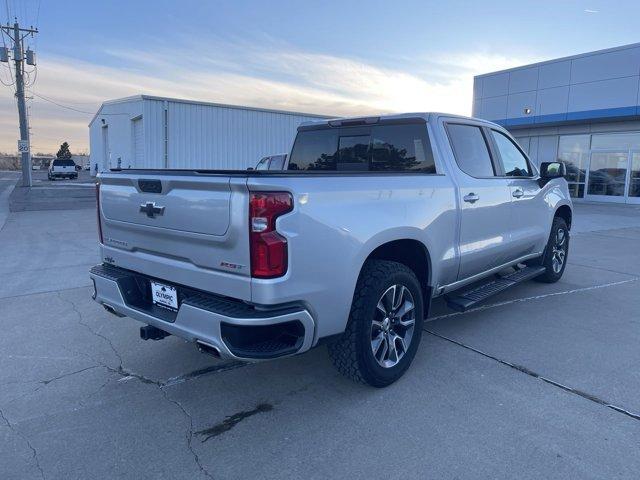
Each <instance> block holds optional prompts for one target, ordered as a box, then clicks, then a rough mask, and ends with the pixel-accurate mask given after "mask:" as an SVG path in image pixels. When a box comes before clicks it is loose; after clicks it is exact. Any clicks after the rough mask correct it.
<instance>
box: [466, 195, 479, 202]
mask: <svg viewBox="0 0 640 480" xmlns="http://www.w3.org/2000/svg"><path fill="white" fill-rule="evenodd" d="M462 199H463V200H464V201H465V202H467V203H475V202H477V201H478V200H480V197H479V196H478V195H476V194H475V193H469V194H467V195H465V196H464V197H462Z"/></svg>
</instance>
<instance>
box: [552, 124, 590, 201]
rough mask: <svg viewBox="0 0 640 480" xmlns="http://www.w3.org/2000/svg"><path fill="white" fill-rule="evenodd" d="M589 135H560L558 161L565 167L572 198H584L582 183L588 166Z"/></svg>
mask: <svg viewBox="0 0 640 480" xmlns="http://www.w3.org/2000/svg"><path fill="white" fill-rule="evenodd" d="M589 137H590V135H561V136H560V139H559V142H558V159H559V160H561V161H563V162H564V163H565V164H566V166H567V177H566V178H567V182H568V183H569V192H570V193H571V196H572V197H575V198H582V197H584V182H585V177H586V171H587V166H588V165H589Z"/></svg>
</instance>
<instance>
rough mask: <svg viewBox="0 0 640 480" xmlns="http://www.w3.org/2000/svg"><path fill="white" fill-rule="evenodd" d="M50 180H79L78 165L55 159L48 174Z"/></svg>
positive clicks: (69, 161) (70, 161) (71, 161)
mask: <svg viewBox="0 0 640 480" xmlns="http://www.w3.org/2000/svg"><path fill="white" fill-rule="evenodd" d="M47 177H48V178H49V180H55V179H56V178H72V179H76V178H78V171H77V170H76V163H75V162H74V161H73V160H64V159H61V158H55V159H54V160H53V161H52V162H51V164H50V165H49V172H48V173H47Z"/></svg>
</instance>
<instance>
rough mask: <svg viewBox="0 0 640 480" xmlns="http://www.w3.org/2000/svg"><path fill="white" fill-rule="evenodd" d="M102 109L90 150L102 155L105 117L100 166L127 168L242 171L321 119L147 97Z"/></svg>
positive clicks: (284, 148)
mask: <svg viewBox="0 0 640 480" xmlns="http://www.w3.org/2000/svg"><path fill="white" fill-rule="evenodd" d="M100 113H101V114H100V115H98V116H97V117H96V120H95V121H94V122H93V123H92V124H91V126H90V141H91V151H92V152H93V153H94V154H96V153H97V154H98V156H104V155H103V154H102V153H101V152H103V151H104V145H103V138H102V135H101V131H102V129H103V128H104V125H103V124H102V122H101V120H102V119H103V118H104V119H105V122H106V125H108V136H109V138H108V144H109V151H110V153H109V155H108V156H109V157H110V158H105V159H102V160H103V161H102V162H101V163H99V169H100V170H103V169H105V168H107V169H108V168H109V167H115V166H117V165H116V164H115V163H114V162H115V161H116V160H115V159H120V161H121V165H122V167H123V168H185V169H191V168H200V169H229V170H237V169H239V170H244V169H246V168H247V167H253V166H255V165H256V163H257V162H258V160H260V158H262V157H264V156H266V155H274V154H278V153H287V152H288V151H289V149H290V147H291V143H292V142H293V139H294V138H295V133H296V129H297V127H298V125H300V123H302V122H304V121H307V120H317V119H318V117H314V116H307V115H299V114H290V113H286V112H273V111H265V110H253V109H244V108H238V107H235V108H234V107H228V106H222V105H212V104H204V103H197V102H184V101H176V100H170V99H166V100H165V99H158V98H144V97H140V98H139V99H133V100H131V101H127V102H119V103H105V104H104V105H103V107H102V110H101V112H100ZM140 115H141V117H140ZM134 122H141V124H142V130H143V133H142V141H143V144H144V154H142V155H140V154H139V153H138V150H137V149H136V145H137V143H136V138H135V132H136V129H135V128H134ZM138 124H139V123H138ZM165 126H166V133H165ZM165 139H166V144H165ZM139 140H140V138H138V141H139ZM136 153H138V154H136Z"/></svg>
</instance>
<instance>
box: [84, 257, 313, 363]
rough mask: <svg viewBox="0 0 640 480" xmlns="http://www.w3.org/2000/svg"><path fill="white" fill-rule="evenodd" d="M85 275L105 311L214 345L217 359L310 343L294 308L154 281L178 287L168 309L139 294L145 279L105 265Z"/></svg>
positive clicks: (307, 323)
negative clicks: (174, 301)
mask: <svg viewBox="0 0 640 480" xmlns="http://www.w3.org/2000/svg"><path fill="white" fill-rule="evenodd" d="M90 276H91V279H92V280H93V282H94V285H95V293H94V299H95V301H96V302H98V303H100V304H101V305H103V306H105V307H107V309H109V310H110V311H112V312H114V313H116V314H119V315H124V316H127V317H130V318H133V319H135V320H138V321H140V322H143V323H145V324H148V325H153V326H154V327H157V328H159V329H161V330H164V331H165V332H167V333H170V334H172V335H175V336H177V337H180V338H183V339H185V340H187V341H189V342H200V343H203V344H205V345H206V346H209V347H214V348H215V349H216V350H218V351H219V352H220V357H221V358H226V359H236V360H262V359H269V358H277V357H282V356H287V355H293V354H297V353H302V352H305V351H307V350H309V349H310V348H311V346H312V343H313V338H314V332H315V323H314V321H313V318H312V317H311V315H310V314H309V312H308V311H307V310H306V309H304V308H302V307H300V306H282V307H276V308H272V307H269V308H268V309H266V307H265V309H262V308H260V307H258V306H252V305H247V304H245V303H243V302H240V301H235V300H232V299H228V298H224V297H218V296H215V295H212V294H208V293H205V292H200V291H197V290H194V289H191V288H188V287H184V286H181V285H176V284H174V283H172V282H169V281H166V280H162V279H159V281H161V282H165V283H168V284H170V285H172V286H175V287H176V288H177V289H178V291H179V298H180V306H179V309H178V311H177V312H173V311H169V310H164V309H162V308H160V307H157V306H155V305H152V304H151V302H150V301H148V300H147V299H146V298H145V295H146V294H145V288H146V287H145V282H147V283H148V281H149V279H150V277H147V276H144V275H141V274H139V273H136V272H132V271H130V270H125V269H121V268H117V267H113V266H111V265H106V264H105V265H96V266H95V267H93V268H92V269H91V271H90Z"/></svg>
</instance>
